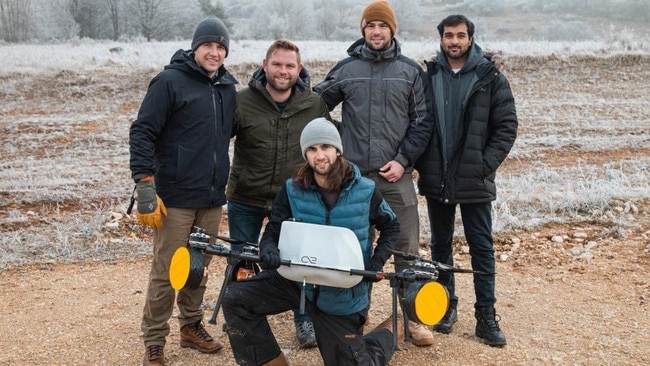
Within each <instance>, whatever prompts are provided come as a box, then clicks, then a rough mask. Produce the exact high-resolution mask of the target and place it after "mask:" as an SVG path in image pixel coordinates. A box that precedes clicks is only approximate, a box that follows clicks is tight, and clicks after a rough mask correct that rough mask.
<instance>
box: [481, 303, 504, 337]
mask: <svg viewBox="0 0 650 366" xmlns="http://www.w3.org/2000/svg"><path fill="white" fill-rule="evenodd" d="M474 316H475V317H476V332H475V334H476V336H477V337H479V338H482V339H483V343H485V344H487V345H488V346H491V347H503V346H505V345H506V335H505V334H503V332H502V331H501V328H499V320H501V317H500V316H499V315H497V314H496V313H495V310H494V307H493V306H490V307H484V308H476V311H475V313H474Z"/></svg>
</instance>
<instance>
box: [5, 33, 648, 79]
mask: <svg viewBox="0 0 650 366" xmlns="http://www.w3.org/2000/svg"><path fill="white" fill-rule="evenodd" d="M352 42H353V40H350V41H347V42H344V41H297V42H296V43H297V45H298V46H299V47H300V50H301V53H302V56H303V59H304V61H305V62H310V61H336V60H339V59H341V58H343V57H345V56H347V54H346V50H347V48H348V47H349V46H350V44H351V43H352ZM270 43H271V41H252V40H243V41H241V40H240V41H235V40H233V41H231V44H230V53H229V56H228V59H227V61H226V64H239V63H247V62H253V63H258V62H261V60H262V59H263V58H264V55H265V54H266V49H267V47H268V46H269V45H270ZM479 44H480V45H481V46H482V47H483V48H484V49H492V50H499V51H502V52H503V53H504V55H520V56H540V55H552V54H555V55H595V56H598V55H613V54H624V53H630V52H632V53H648V52H650V42H647V41H644V40H643V39H640V40H638V41H634V42H630V41H625V42H623V41H609V42H608V41H583V42H546V41H529V42H527V41H516V42H515V41H509V42H499V41H496V42H495V41H486V43H480V42H479ZM189 45H190V41H189V40H184V41H175V42H141V43H135V42H132V43H121V42H109V41H92V40H81V41H76V42H73V43H60V44H43V45H24V44H9V45H6V44H5V45H1V46H0V51H2V57H3V62H2V71H1V72H0V74H6V73H10V72H38V71H47V70H57V71H58V70H89V69H94V68H97V67H110V66H116V65H119V66H127V67H137V68H140V67H151V68H155V69H159V68H161V67H162V66H164V65H165V64H167V63H168V62H169V59H170V57H171V55H172V54H173V53H174V52H175V51H176V50H178V49H181V48H182V49H188V48H189ZM438 48H439V46H438V40H437V39H432V40H431V41H408V42H403V43H402V52H403V54H405V55H407V56H409V57H411V58H413V59H415V60H418V61H421V60H424V59H427V58H430V57H431V55H433V54H434V53H435V52H436V51H437V50H438ZM111 50H113V52H111Z"/></svg>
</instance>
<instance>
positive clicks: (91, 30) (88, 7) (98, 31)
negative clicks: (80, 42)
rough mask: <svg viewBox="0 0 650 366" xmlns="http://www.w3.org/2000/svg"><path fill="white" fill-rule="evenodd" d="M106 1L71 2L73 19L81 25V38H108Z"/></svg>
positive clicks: (75, 0) (70, 7)
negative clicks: (106, 30)
mask: <svg viewBox="0 0 650 366" xmlns="http://www.w3.org/2000/svg"><path fill="white" fill-rule="evenodd" d="M105 6H106V4H105V3H104V1H88V0H70V3H69V9H70V14H72V18H73V19H74V20H75V22H77V24H78V25H79V37H82V38H83V37H86V38H92V39H101V38H104V37H105V36H106V32H105V29H106V27H105V22H104V20H105V19H106V12H105V9H104V7H105Z"/></svg>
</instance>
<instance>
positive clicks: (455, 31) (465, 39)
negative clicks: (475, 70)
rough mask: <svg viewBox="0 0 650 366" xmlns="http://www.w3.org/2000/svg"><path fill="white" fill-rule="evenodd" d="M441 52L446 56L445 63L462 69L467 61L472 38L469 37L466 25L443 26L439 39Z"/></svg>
mask: <svg viewBox="0 0 650 366" xmlns="http://www.w3.org/2000/svg"><path fill="white" fill-rule="evenodd" d="M440 45H441V46H442V51H443V52H444V53H445V56H447V61H448V62H449V64H450V65H451V66H452V67H455V66H458V65H460V66H461V67H462V65H463V64H465V60H467V53H468V52H469V48H470V46H471V45H472V38H471V37H470V36H469V33H468V30H467V25H466V24H465V23H461V24H458V25H455V26H445V28H444V31H443V33H442V38H440Z"/></svg>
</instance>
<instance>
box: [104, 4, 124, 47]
mask: <svg viewBox="0 0 650 366" xmlns="http://www.w3.org/2000/svg"><path fill="white" fill-rule="evenodd" d="M120 3H121V1H120V0H107V1H106V4H107V5H108V11H109V14H110V19H111V25H112V26H113V37H112V38H113V40H114V41H117V40H118V39H119V38H120V35H121V33H120Z"/></svg>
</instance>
